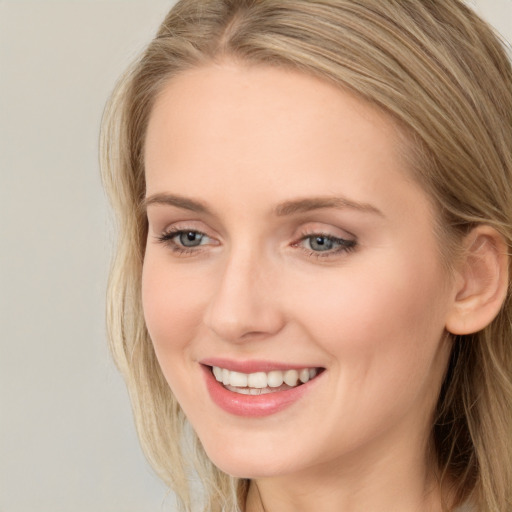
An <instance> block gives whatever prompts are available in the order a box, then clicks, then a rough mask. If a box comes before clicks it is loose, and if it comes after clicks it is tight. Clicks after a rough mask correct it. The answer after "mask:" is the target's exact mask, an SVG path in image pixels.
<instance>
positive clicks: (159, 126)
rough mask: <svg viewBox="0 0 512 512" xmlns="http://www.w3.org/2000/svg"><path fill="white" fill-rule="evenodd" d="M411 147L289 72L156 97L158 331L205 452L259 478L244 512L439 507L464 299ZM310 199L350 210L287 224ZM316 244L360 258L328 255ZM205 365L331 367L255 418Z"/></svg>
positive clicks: (261, 71)
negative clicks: (163, 199) (445, 410)
mask: <svg viewBox="0 0 512 512" xmlns="http://www.w3.org/2000/svg"><path fill="white" fill-rule="evenodd" d="M397 140H398V136H397V128H396V126H395V125H394V123H393V122H392V120H390V119H389V118H388V117H386V116H385V115H384V114H382V113H381V112H379V111H377V110H375V109H374V108H373V107H371V106H370V105H368V104H365V103H364V102H362V101H361V100H359V99H358V98H356V97H355V96H353V95H352V94H349V93H347V92H344V91H341V90H340V89H337V88H335V87H334V86H332V85H330V84H327V83H324V82H322V81H319V80H318V79H316V78H313V77H309V76H306V75H304V74H300V73H296V72H291V71H284V70H280V69H276V68H267V67H244V66H242V65H240V64H235V63H231V62H223V63H220V64H216V65H213V64H212V65H209V66H205V67H201V68H198V69H194V70H190V71H187V72H185V73H182V74H181V75H179V76H177V77H175V78H173V79H172V80H171V81H170V82H169V83H168V84H167V85H166V87H165V88H164V90H163V91H162V93H161V94H160V96H159V97H158V99H157V101H156V103H155V106H154V108H153V111H152V114H151V117H150V122H149V126H148V132H147V140H146V154H145V164H146V180H147V198H148V206H147V215H148V221H149V234H148V240H147V249H146V255H145V260H144V269H143V304H144V313H145V318H146V323H147V326H148V329H149V333H150V335H151V338H152V340H153V344H154V348H155V352H156V354H157V357H158V360H159V363H160V365H161V367H162V370H163V373H164V375H165V377H166V379H167V381H168V383H169V385H170V387H171V388H172V390H173V392H174V393H175V395H176V397H177V399H178V400H179V402H180V404H181V406H182V408H183V410H184V411H185V413H186V415H187V417H188V419H189V420H190V422H191V423H192V425H193V427H194V429H195V430H196V432H197V434H198V436H199V438H200V439H201V442H202V443H203V446H204V448H205V450H206V452H207V454H208V456H209V457H210V458H211V459H212V461H213V462H214V463H215V464H216V465H217V466H218V467H219V468H221V469H222V470H223V471H225V472H227V473H229V474H231V475H234V476H238V477H245V478H251V479H253V483H254V482H257V486H258V489H256V487H255V485H252V486H251V490H250V492H249V497H248V501H247V506H246V511H247V512H254V511H257V510H263V508H262V502H263V503H264V507H265V510H266V511H267V512H270V511H275V510H279V511H280V512H287V511H292V510H293V511H311V510H322V511H326V512H329V511H337V512H339V511H341V510H342V511H345V512H347V511H365V512H372V511H378V512H386V511H388V512H401V511H404V512H406V511H407V512H411V511H418V512H419V511H422V512H424V511H440V510H441V508H440V501H441V499H440V493H439V490H438V489H437V487H436V485H435V484H434V480H433V478H432V472H431V468H430V467H429V464H428V461H427V457H426V451H427V443H428V438H429V431H430V425H431V421H432V411H433V408H434V405H435V403H436V400H437V395H438V392H439V388H440V385H441V382H442V378H443V375H444V371H445V368H446V364H447V359H448V356H449V352H450V339H449V337H448V336H447V333H446V329H445V327H446V322H447V318H449V317H450V314H453V304H454V302H455V298H456V295H457V289H456V283H455V280H454V279H451V277H450V276H448V275H447V273H446V272H447V271H446V270H445V267H444V266H443V264H442V258H441V256H440V247H439V242H438V240H437V238H436V236H435V234H434V218H435V212H434V211H433V208H432V206H431V204H430V202H429V199H428V197H427V195H426V194H425V192H424V191H423V190H422V189H421V188H420V187H419V186H418V185H417V184H416V183H415V182H414V181H413V180H412V179H411V178H410V177H409V173H408V169H407V166H406V164H405V159H404V158H402V150H403V148H402V147H401V145H400V144H399V143H398V142H397ZM162 194H174V195H179V196H180V197H182V198H186V199H192V200H195V201H200V202H201V204H203V205H204V206H206V207H207V209H208V212H205V211H192V210H190V209H189V208H188V207H186V206H187V205H186V204H185V203H182V204H181V206H179V205H176V204H174V205H171V204H160V203H158V202H155V201H154V200H155V197H156V196H157V195H162ZM312 197H315V198H317V197H321V198H326V197H327V198H332V197H337V198H344V199H345V203H344V204H342V205H341V206H340V205H338V206H336V207H325V208H317V209H313V210H310V211H307V212H299V211H295V212H290V211H288V212H286V213H287V214H286V215H279V214H278V213H279V212H276V208H277V209H278V210H279V208H278V206H279V205H282V204H283V203H286V202H289V201H295V200H297V199H304V198H312ZM347 200H348V201H347ZM352 203H357V204H358V205H364V206H365V207H364V208H360V207H354V204H352ZM280 213H281V214H282V213H283V212H282V211H281V212H280ZM172 229H174V230H185V231H186V232H189V231H197V232H200V233H203V234H204V237H203V238H202V240H201V245H199V246H197V247H194V248H192V249H189V252H186V253H183V252H179V251H180V249H183V247H182V246H181V245H180V239H179V236H175V237H174V238H173V239H171V240H166V241H165V242H162V241H161V240H159V237H162V236H163V235H165V234H166V233H169V230H172ZM315 234H320V235H327V236H329V237H333V238H337V239H345V240H349V241H351V242H352V243H355V247H353V248H351V249H350V250H339V251H337V252H336V249H338V248H339V247H340V246H337V245H336V244H335V246H334V249H333V250H331V251H323V252H322V251H317V250H313V246H312V245H311V241H312V239H311V238H308V237H311V236H312V235H315ZM208 357H224V358H228V359H233V360H238V361H248V360H253V359H258V360H268V361H277V362H281V363H286V364H290V365H296V366H303V367H322V368H325V371H324V372H323V374H322V375H321V376H320V377H319V380H318V382H317V383H316V385H315V386H314V387H313V388H311V390H310V391H309V392H308V393H306V394H305V395H304V396H303V397H302V398H301V399H300V400H299V401H298V402H296V403H294V404H292V405H291V406H290V407H288V408H286V409H284V410H282V411H280V412H278V413H276V414H273V415H270V416H266V417H263V418H246V417H239V416H235V415H232V414H229V413H227V412H225V411H223V410H222V409H220V408H219V407H218V406H217V405H215V404H214V403H213V402H212V400H211V398H210V396H209V394H208V392H207V390H206V386H205V383H204V378H203V371H202V369H201V365H200V364H199V361H201V360H203V359H204V358H208ZM257 490H258V491H259V492H257Z"/></svg>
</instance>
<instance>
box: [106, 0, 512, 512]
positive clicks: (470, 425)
mask: <svg viewBox="0 0 512 512" xmlns="http://www.w3.org/2000/svg"><path fill="white" fill-rule="evenodd" d="M223 59H234V60H236V61H239V62H243V63H244V64H248V65H264V66H279V67H284V68H289V69H295V70H298V71H301V72H304V73H307V74H310V75H314V76H316V77H318V78H320V79H322V80H326V81H329V82H330V83H333V84H336V85H338V86H340V87H342V88H344V89H345V90H347V89H348V90H350V91H352V92H354V93H355V94H357V95H358V96H359V97H360V98H361V99H363V100H365V101H367V102H369V103H371V104H373V105H374V106H376V107H377V108H379V109H381V110H382V111H384V112H386V113H387V114H388V115H389V116H391V117H392V118H393V119H394V120H395V121H396V123H397V124H398V125H399V126H400V127H401V131H402V132H403V133H404V135H405V138H406V139H407V147H408V155H409V161H410V168H411V173H412V175H413V176H414V178H415V179H416V180H418V182H419V183H420V184H421V185H422V186H423V188H424V190H425V191H426V192H427V194H428V195H429V196H430V197H431V199H432V201H433V202H434V204H435V205H436V206H437V210H438V212H439V215H438V217H439V221H438V232H439V233H438V234H439V237H440V239H441V240H442V246H443V247H444V248H445V249H443V250H444V252H445V256H446V261H449V253H450V252H453V251H455V250H456V248H457V241H458V240H460V237H461V234H463V233H467V231H468V230H469V229H470V228H471V227H473V226H475V225H478V224H487V225H490V226H492V227H494V228H495V229H496V230H497V231H498V232H499V233H500V234H501V235H502V236H503V238H504V239H505V241H506V243H507V244H508V247H509V249H510V247H511V245H512V189H511V187H512V70H511V66H510V62H509V60H508V58H507V55H506V52H505V51H504V49H503V45H502V43H501V41H500V40H499V38H498V37H497V36H496V34H495V33H494V32H493V31H492V29H491V28H490V27H489V26H488V25H487V24H486V23H485V22H483V21H482V20H481V19H480V18H479V17H478V16H476V14H475V13H474V12H473V11H471V10H470V9H469V8H468V7H467V6H465V5H464V4H463V3H462V2H461V1H459V0H386V1H382V0H181V1H179V2H178V3H177V4H176V6H175V7H174V8H173V9H172V10H171V11H170V12H169V14H168V15H167V17H166V18H165V20H164V22H163V23H162V25H161V26H160V28H159V30H158V33H157V35H156V37H155V38H154V39H153V41H152V42H151V43H150V44H149V46H148V47H147V49H146V50H145V52H144V53H143V55H142V56H141V57H140V58H139V59H138V60H137V62H136V63H135V64H134V65H133V66H132V67H131V69H130V70H129V71H128V72H127V73H126V74H125V75H124V77H123V78H122V79H121V81H120V83H119V84H118V86H117V88H116V90H115V91H114V93H113V95H112V97H111V99H110V102H109V104H108V106H107V110H106V113H105V118H104V124H103V130H102V143H101V151H102V172H103V179H104V183H105V187H106V189H107V191H108V193H109V196H110V200H111V203H112V205H113V208H114V210H115V212H116V214H117V221H118V232H119V238H118V244H117V252H116V255H115V258H114V261H113V266H112V270H111V275H110V281H109V289H108V313H107V315H108V328H109V339H110V345H111V349H112V352H113V355H114V358H115V360H116V362H117V365H118V366H119V368H120V370H121V371H122V373H123V375H124V378H125V380H126V382H127V385H128V388H129V391H130V395H131V400H132V404H133V410H134V415H135V420H136V425H137V429H138V433H139V437H140V440H141V443H142V446H143V448H144V450H145V453H146V455H147V457H148V459H149V461H150V462H151V464H152V465H153V467H154V468H155V470H156V471H157V472H158V474H159V475H160V476H161V477H162V478H163V479H164V480H165V481H166V482H167V483H168V484H169V485H170V486H171V487H172V488H173V489H174V490H175V492H176V494H177V496H178V498H179V500H180V503H181V505H182V508H183V509H184V510H191V508H192V501H193V500H192V498H191V494H190V492H189V479H190V474H191V473H190V471H191V469H190V464H189V463H190V462H191V463H192V467H194V468H195V471H197V472H198V473H199V475H200V478H201V480H202V483H203V488H204V496H203V498H204V500H203V505H204V508H205V509H207V510H209V511H211V512H217V511H218V512H220V511H221V510H226V511H231V510H235V509H236V507H237V506H243V505H242V504H243V502H244V499H245V495H246V492H247V487H248V482H247V481H244V480H238V479H235V478H232V477H229V476H228V475H226V474H223V473H222V472H221V471H220V470H218V469H217V468H216V467H215V466H213V464H212V463H211V462H210V461H209V460H208V458H207V457H206V455H205V453H204V451H203V449H202V447H201V445H200V443H199V441H198V440H197V438H196V436H195V434H194V433H193V432H192V431H191V430H190V429H189V428H188V426H187V422H186V419H185V417H184V415H183V412H182V410H181V408H180V406H179V404H178V403H177V401H176V399H175V397H174V396H173V394H172V392H171V390H170V389H169V386H168V385H167V383H166V381H165V379H164V377H163V375H162V372H161V370H160V368H159V365H158V363H157V360H156V357H155V353H154V351H153V347H152V343H151V340H150V338H149V335H148V332H147V330H146V327H145V324H144V318H143V314H142V305H141V273H142V263H143V260H144V250H145V243H146V236H147V219H146V217H145V214H144V211H143V209H142V208H140V204H141V201H142V199H143V197H144V195H145V179H144V165H143V156H144V143H145V134H146V128H147V124H148V118H149V114H150V112H151V109H152V106H153V104H154V102H155V99H156V98H157V96H158V94H159V93H160V91H161V90H162V88H163V87H164V86H165V84H166V83H167V82H168V81H169V80H171V79H172V77H173V76H176V75H177V74H179V73H181V72H183V71H184V70H186V69H190V68H193V67H198V66H201V65H205V64H208V63H211V62H215V61H221V60H223ZM511 312H512V302H511V295H510V289H509V292H508V294H507V298H506V300H505V302H504V304H503V307H502V309H501V311H500V312H499V314H498V316H497V318H496V319H495V320H494V321H493V322H492V323H491V324H490V325H489V326H488V327H486V328H485V329H484V330H482V331H480V332H478V333H475V334H473V335H470V336H459V337H457V338H456V339H454V345H453V346H454V348H453V352H452V356H451V360H450V363H449V367H448V369H447V373H446V377H445V380H444V383H443V386H442V390H441V394H440V396H439V400H438V404H437V408H436V411H435V421H434V424H433V425H432V433H431V443H430V452H431V455H432V457H433V460H435V463H436V468H437V470H438V475H439V479H440V481H441V482H443V481H446V482H448V481H449V482H450V485H451V488H450V491H451V492H452V493H453V495H454V496H455V500H454V505H458V504H460V503H462V502H464V501H465V500H466V499H468V498H471V499H472V500H474V502H475V503H476V505H477V507H478V510H481V511H493V512H504V511H511V510H512V377H511V376H512V332H511V331H512V316H511ZM445 508H446V507H445Z"/></svg>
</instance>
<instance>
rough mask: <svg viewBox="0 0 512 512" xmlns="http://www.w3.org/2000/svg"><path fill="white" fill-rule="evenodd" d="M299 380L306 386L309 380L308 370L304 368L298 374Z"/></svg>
mask: <svg viewBox="0 0 512 512" xmlns="http://www.w3.org/2000/svg"><path fill="white" fill-rule="evenodd" d="M299 379H300V381H301V382H302V383H303V384H306V382H307V381H308V380H309V370H308V369H307V368H304V370H301V371H300V372H299Z"/></svg>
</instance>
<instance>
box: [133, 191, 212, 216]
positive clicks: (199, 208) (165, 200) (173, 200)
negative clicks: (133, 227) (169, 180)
mask: <svg viewBox="0 0 512 512" xmlns="http://www.w3.org/2000/svg"><path fill="white" fill-rule="evenodd" d="M153 204H158V205H164V206H176V207H177V208H181V209H183V210H190V211H192V212H197V213H206V214H210V215H211V213H212V212H211V211H210V209H209V208H208V207H207V206H206V205H205V204H204V203H202V202H201V201H198V200H196V199H190V198H188V197H183V196H177V195H174V194H153V195H151V196H149V197H146V198H145V199H144V201H143V202H142V207H143V208H144V209H147V207H148V206H150V205H153Z"/></svg>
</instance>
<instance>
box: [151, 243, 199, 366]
mask: <svg viewBox="0 0 512 512" xmlns="http://www.w3.org/2000/svg"><path fill="white" fill-rule="evenodd" d="M184 274H185V275H184ZM204 293H205V283H204V280H201V281H200V280H199V279H198V278H197V277H195V276H194V275H193V274H192V275H190V274H187V273H183V272H180V269H179V268H178V269H175V268H174V267H173V266H171V265H169V263H168V262H166V261H161V259H159V258H157V257H155V256H154V255H153V254H152V253H151V252H149V251H148V253H147V254H146V258H145V260H144V266H143V274H142V303H143V309H144V318H145V320H146V326H147V328H148V331H149V334H150V336H151V339H152V341H153V345H154V347H155V351H156V354H157V357H158V359H159V360H160V363H161V364H162V363H164V364H168V363H169V360H168V359H164V358H163V357H162V356H165V354H166V353H174V352H176V351H181V350H184V349H185V348H186V347H187V345H188V342H189V340H190V339H192V338H193V337H194V333H195V331H196V330H197V328H198V326H199V324H200V319H201V311H202V303H203V302H204V301H205V300H206V299H204V300H203V297H204ZM170 361H172V360H170Z"/></svg>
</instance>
